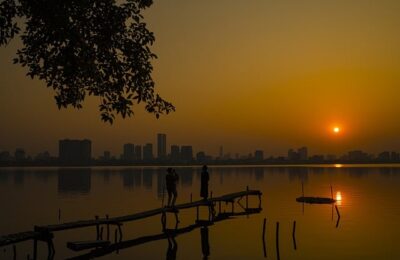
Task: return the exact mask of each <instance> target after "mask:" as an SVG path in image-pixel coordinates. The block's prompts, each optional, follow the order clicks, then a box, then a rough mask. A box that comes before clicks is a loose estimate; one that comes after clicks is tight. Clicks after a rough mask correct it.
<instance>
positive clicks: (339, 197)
mask: <svg viewBox="0 0 400 260" xmlns="http://www.w3.org/2000/svg"><path fill="white" fill-rule="evenodd" d="M336 204H337V205H338V206H340V205H342V193H341V192H340V191H338V192H336Z"/></svg>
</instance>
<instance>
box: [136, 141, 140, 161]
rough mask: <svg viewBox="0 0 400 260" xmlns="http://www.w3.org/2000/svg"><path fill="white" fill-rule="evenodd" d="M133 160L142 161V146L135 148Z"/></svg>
mask: <svg viewBox="0 0 400 260" xmlns="http://www.w3.org/2000/svg"><path fill="white" fill-rule="evenodd" d="M135 160H136V161H141V160H142V146H141V145H136V146H135Z"/></svg>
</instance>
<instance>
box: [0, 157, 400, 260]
mask: <svg viewBox="0 0 400 260" xmlns="http://www.w3.org/2000/svg"><path fill="white" fill-rule="evenodd" d="M176 169H177V172H178V174H182V175H181V176H183V174H184V178H181V182H180V183H178V194H179V196H178V200H177V203H182V202H187V201H190V198H191V196H192V198H193V200H197V199H199V195H200V194H199V193H200V189H199V187H200V180H199V176H200V175H199V172H200V168H197V167H186V168H180V167H177V168H176ZM209 172H210V187H209V190H210V191H213V194H214V196H217V195H222V194H225V193H230V192H235V191H237V190H243V189H244V188H245V187H246V186H247V185H249V186H250V187H251V188H252V189H259V190H261V191H262V192H263V202H262V207H263V209H264V211H263V212H262V213H260V214H256V215H251V217H250V219H247V218H246V217H236V218H232V219H231V221H227V222H224V221H221V222H219V223H218V224H217V225H212V226H208V227H207V228H208V232H209V239H210V240H209V247H207V246H205V244H203V243H202V239H201V238H202V237H201V234H202V232H205V231H200V230H201V228H202V227H199V228H198V229H199V231H198V232H200V235H199V233H198V232H187V233H185V235H184V236H180V235H177V236H174V237H173V238H174V239H175V242H176V245H178V247H177V248H178V249H177V251H176V252H177V253H176V254H177V258H179V259H187V258H193V255H195V257H194V258H195V259H199V258H202V257H203V256H204V257H206V255H207V250H206V249H207V248H210V250H209V251H210V255H211V256H210V257H212V258H214V259H227V258H229V259H245V258H251V259H262V258H264V252H263V251H264V250H263V245H262V242H260V240H261V233H262V225H263V219H264V218H266V219H267V223H266V234H265V241H266V242H267V243H266V248H265V249H266V250H265V251H266V253H267V254H268V258H271V259H276V256H277V252H276V249H275V247H276V244H275V231H276V222H279V223H280V227H279V247H280V248H279V252H280V257H281V258H282V259H354V258H357V257H359V256H362V257H363V259H377V258H379V259H397V258H399V259H400V253H399V251H398V250H397V248H398V245H397V243H396V241H397V233H398V231H399V230H400V223H399V222H398V219H399V218H400V204H399V203H398V200H397V198H398V197H399V196H400V190H399V189H398V187H399V185H400V170H399V168H398V167H397V166H395V165H384V166H380V167H376V166H372V165H371V166H368V165H367V166H365V165H364V166H357V165H353V166H348V165H341V167H336V166H334V165H332V166H310V167H262V166H255V167H252V166H245V167H237V166H229V167H210V168H209ZM73 174H76V175H73ZM70 175H71V176H70ZM164 182H165V167H160V168H158V167H125V168H122V167H109V168H101V167H100V168H86V169H79V168H73V169H72V168H71V169H68V168H61V169H58V168H24V169H11V168H9V169H0V204H1V205H2V214H1V216H0V234H10V233H15V232H20V231H25V230H32V228H33V226H34V225H46V224H50V223H59V219H58V218H59V209H61V212H62V214H61V215H62V217H61V221H62V222H65V221H73V220H78V219H94V216H95V215H99V216H100V217H104V216H105V215H106V214H107V215H109V216H110V217H113V216H119V215H127V214H132V213H135V212H141V211H145V210H148V209H151V208H158V207H160V205H161V200H162V190H163V186H164V185H165V183H164ZM302 182H303V183H304V190H305V193H306V194H307V195H315V196H323V197H331V191H330V186H331V185H332V187H333V197H334V198H335V199H336V200H337V207H338V210H339V212H340V215H341V218H340V223H339V226H338V228H335V226H336V222H337V217H336V216H337V214H336V210H335V208H334V207H332V206H331V205H306V206H305V212H304V214H303V213H302V205H301V204H299V203H297V202H296V201H295V198H297V197H298V196H299V195H300V193H301V183H302ZM339 192H340V193H339ZM339 195H340V196H339ZM340 198H341V199H340ZM242 204H244V200H243V201H242ZM222 208H223V209H222V211H224V210H225V211H226V212H229V211H230V205H222ZM239 208H240V206H237V209H239ZM235 209H236V208H235ZM200 215H201V216H203V217H204V216H206V215H207V213H206V212H204V211H200ZM195 216H196V211H195V210H193V211H188V212H186V213H182V217H181V219H180V220H181V223H180V227H179V228H181V227H187V226H190V225H193V223H190V220H193V219H195ZM170 219H172V218H170ZM294 221H296V232H295V240H296V241H295V242H296V247H297V250H294V243H293V242H294V241H293V238H292V229H293V223H294ZM159 223H160V219H159V217H157V218H156V217H154V218H151V219H148V220H142V221H139V222H138V223H135V224H127V225H126V226H125V225H124V228H123V229H124V238H123V239H124V241H125V240H127V239H129V238H130V237H131V238H135V237H136V238H138V237H142V236H146V234H157V233H158V232H160V224H159ZM169 224H170V223H169ZM371 233H373V234H374V236H370V234H371ZM160 234H163V235H164V233H160ZM113 235H114V234H113V232H111V239H113V238H114V237H113ZM77 237H79V238H82V240H91V239H94V237H95V236H94V235H93V229H90V228H89V229H88V230H82V231H76V232H75V231H71V232H70V231H68V232H65V233H63V232H61V233H60V235H58V234H57V235H56V238H55V240H54V242H55V249H56V252H57V253H56V257H55V258H56V259H58V258H61V259H63V258H66V257H71V256H74V255H75V253H73V252H71V251H70V250H69V249H67V248H66V247H65V244H66V242H68V241H74V240H76V238H77ZM238 237H246V239H244V240H243V239H242V240H240V242H239V241H237V238H238ZM169 242H170V244H171V250H172V252H173V251H174V245H175V243H174V241H173V240H172V237H171V239H170V241H169ZM168 245H169V244H168V239H167V237H166V236H165V237H164V239H162V240H158V241H153V242H151V243H146V244H141V246H135V247H132V248H127V249H126V250H125V249H124V250H121V251H120V252H119V254H118V255H117V254H115V252H114V254H110V255H107V257H106V258H105V259H126V258H141V259H160V258H165V257H166V251H167V249H168ZM17 252H18V255H19V257H22V256H24V258H26V255H27V254H31V256H32V243H31V242H26V243H25V242H24V243H21V244H18V245H17ZM39 253H40V255H39V256H40V257H42V258H43V257H46V249H45V247H43V246H39ZM0 254H2V255H0V258H1V259H12V248H11V247H5V251H1V252H0ZM76 255H78V254H76ZM172 255H173V254H172Z"/></svg>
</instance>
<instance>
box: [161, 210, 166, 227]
mask: <svg viewBox="0 0 400 260" xmlns="http://www.w3.org/2000/svg"><path fill="white" fill-rule="evenodd" d="M161 225H162V230H163V231H164V230H165V229H166V228H167V216H166V214H165V211H163V212H162V213H161Z"/></svg>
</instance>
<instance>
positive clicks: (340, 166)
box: [334, 163, 343, 168]
mask: <svg viewBox="0 0 400 260" xmlns="http://www.w3.org/2000/svg"><path fill="white" fill-rule="evenodd" d="M334 166H335V168H342V167H343V164H340V163H337V164H335V165H334Z"/></svg>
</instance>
